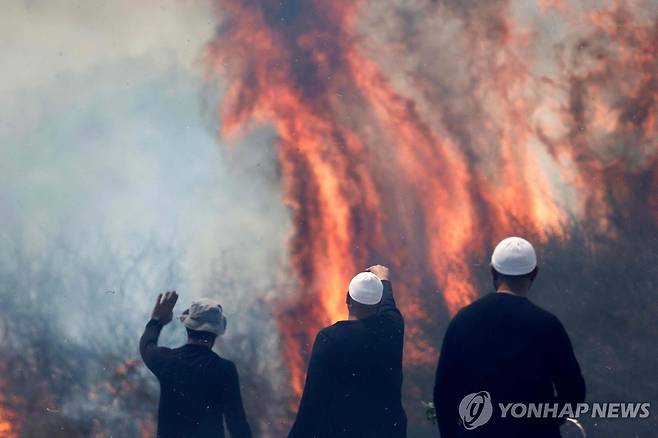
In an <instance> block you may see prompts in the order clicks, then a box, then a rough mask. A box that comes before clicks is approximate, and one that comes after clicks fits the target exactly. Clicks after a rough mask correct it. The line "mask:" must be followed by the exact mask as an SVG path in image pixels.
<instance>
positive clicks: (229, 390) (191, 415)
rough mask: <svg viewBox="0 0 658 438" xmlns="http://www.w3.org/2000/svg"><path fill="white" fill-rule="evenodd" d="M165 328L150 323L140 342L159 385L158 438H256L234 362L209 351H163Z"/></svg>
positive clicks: (195, 347) (193, 347)
mask: <svg viewBox="0 0 658 438" xmlns="http://www.w3.org/2000/svg"><path fill="white" fill-rule="evenodd" d="M160 330H162V324H161V323H160V322H159V321H157V320H151V321H149V322H148V324H147V325H146V329H145V330H144V334H143V335H142V338H141V340H140V342H139V352H140V353H141V355H142V358H143V359H144V363H146V366H147V367H148V368H149V369H150V370H151V371H152V372H153V374H155V375H156V377H157V378H158V380H159V381H160V405H159V408H158V434H157V437H158V438H211V437H212V438H224V424H223V420H224V418H225V419H226V425H227V427H228V430H229V432H230V433H231V438H251V431H250V429H249V424H247V419H246V418H245V413H244V409H243V407H242V398H241V397H240V383H239V380H238V372H237V370H236V368H235V365H234V364H233V362H231V361H228V360H226V359H223V358H221V357H219V356H218V355H217V354H215V353H214V352H213V351H212V350H211V349H210V348H208V347H205V346H202V345H193V344H187V345H184V346H182V347H179V348H175V349H170V348H164V347H158V346H157V343H158V336H159V335H160Z"/></svg>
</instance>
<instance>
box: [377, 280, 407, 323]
mask: <svg viewBox="0 0 658 438" xmlns="http://www.w3.org/2000/svg"><path fill="white" fill-rule="evenodd" d="M382 284H383V285H384V292H383V294H382V301H381V304H380V305H379V313H390V312H394V313H397V314H398V315H400V316H402V315H401V314H400V311H399V310H398V308H397V306H396V305H395V298H394V297H393V285H392V284H391V282H390V281H388V280H382Z"/></svg>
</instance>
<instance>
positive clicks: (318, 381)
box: [288, 332, 331, 438]
mask: <svg viewBox="0 0 658 438" xmlns="http://www.w3.org/2000/svg"><path fill="white" fill-rule="evenodd" d="M328 360H329V338H328V337H327V336H326V335H324V334H323V333H322V332H320V333H319V334H318V336H317V337H316V338H315V343H314V344H313V352H312V353H311V360H310V362H309V364H308V372H307V373H306V383H305V384H304V393H303V394H302V400H301V402H300V403H299V411H298V412H297V418H296V419H295V424H293V426H292V430H291V431H290V433H289V434H288V438H311V437H314V436H316V435H317V432H318V431H319V430H321V428H322V427H323V421H322V418H323V415H324V414H325V411H326V406H327V402H328V399H327V397H328V394H329V391H328V385H330V384H331V377H330V375H329V373H328V370H329V364H328V363H327V361H328Z"/></svg>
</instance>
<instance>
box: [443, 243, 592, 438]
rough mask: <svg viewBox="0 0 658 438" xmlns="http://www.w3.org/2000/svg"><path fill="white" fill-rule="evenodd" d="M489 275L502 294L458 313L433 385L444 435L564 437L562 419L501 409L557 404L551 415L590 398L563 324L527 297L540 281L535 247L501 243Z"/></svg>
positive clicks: (495, 294)
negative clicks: (519, 414) (511, 405)
mask: <svg viewBox="0 0 658 438" xmlns="http://www.w3.org/2000/svg"><path fill="white" fill-rule="evenodd" d="M491 272H492V275H493V282H494V286H495V289H496V293H491V294H489V295H486V296H484V297H482V298H480V299H479V300H477V301H475V302H473V303H472V304H470V305H469V306H466V307H465V308H463V309H462V310H461V311H460V312H458V313H457V315H455V317H454V318H453V320H452V321H451V323H450V325H449V327H448V330H447V332H446V334H445V337H444V339H443V346H442V348H441V356H440V357H439V364H438V367H437V370H436V383H435V386H434V404H435V406H436V413H437V420H438V426H439V431H440V434H441V437H442V438H455V437H470V438H476V437H494V438H497V437H505V438H530V437H532V438H554V437H559V436H560V431H559V426H560V424H561V423H562V422H563V421H564V419H559V418H540V419H537V418H530V419H529V418H514V417H513V415H512V414H511V413H510V412H509V411H508V412H506V417H505V418H502V410H501V409H500V408H499V403H503V404H504V405H506V406H509V405H508V404H509V403H525V404H528V403H550V404H551V406H555V403H557V404H558V405H557V406H559V408H558V409H554V410H553V411H547V412H548V413H549V415H548V416H549V417H553V416H554V415H559V412H560V411H561V409H562V407H563V406H564V404H565V403H570V404H572V405H574V409H575V404H576V403H581V402H583V400H584V398H585V381H584V380H583V376H582V375H581V372H580V367H579V365H578V362H577V361H576V357H575V356H574V353H573V349H572V347H571V342H570V340H569V336H568V335H567V333H566V331H565V330H564V327H563V326H562V324H561V323H560V321H559V320H558V319H557V318H556V317H555V316H554V315H552V314H551V313H549V312H547V311H546V310H543V309H541V308H540V307H538V306H536V305H535V304H533V303H532V302H530V301H529V300H528V299H527V297H526V296H527V293H528V290H529V289H530V286H531V285H532V282H533V281H534V279H535V277H536V276H537V257H536V255H535V251H534V248H533V247H532V245H531V244H530V243H529V242H528V241H526V240H524V239H521V238H518V237H510V238H508V239H505V240H503V241H502V242H500V243H499V244H498V246H497V247H496V249H495V251H494V253H493V256H492V258H491ZM487 405H488V406H489V408H487ZM556 411H557V414H553V412H556ZM489 417H490V418H489Z"/></svg>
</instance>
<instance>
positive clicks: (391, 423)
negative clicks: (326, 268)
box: [289, 281, 407, 438]
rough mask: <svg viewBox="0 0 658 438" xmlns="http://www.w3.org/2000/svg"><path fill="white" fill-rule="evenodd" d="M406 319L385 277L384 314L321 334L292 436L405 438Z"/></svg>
mask: <svg viewBox="0 0 658 438" xmlns="http://www.w3.org/2000/svg"><path fill="white" fill-rule="evenodd" d="M403 338H404V321H403V319H402V315H401V314H400V312H399V311H398V310H397V308H396V307H395V302H394V300H393V295H392V289H391V285H390V283H389V282H388V281H385V282H384V297H383V298H382V307H381V309H380V313H379V314H378V315H375V316H372V317H369V318H366V319H360V320H351V321H340V322H337V323H336V324H334V325H332V326H330V327H327V328H325V329H323V330H322V331H320V333H319V334H318V336H317V338H316V341H315V345H314V347H313V354H312V357H311V363H310V364H309V370H308V376H307V382H306V386H305V388H304V396H303V397H302V401H301V404H300V408H299V413H298V415H297V420H296V422H295V425H294V427H293V429H292V431H291V432H290V435H289V436H290V437H291V438H293V437H294V438H312V437H319V438H347V437H354V438H370V437H372V438H375V437H376V438H400V437H405V436H406V421H407V420H406V415H405V412H404V410H403V408H402V404H401V386H402V345H403Z"/></svg>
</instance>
